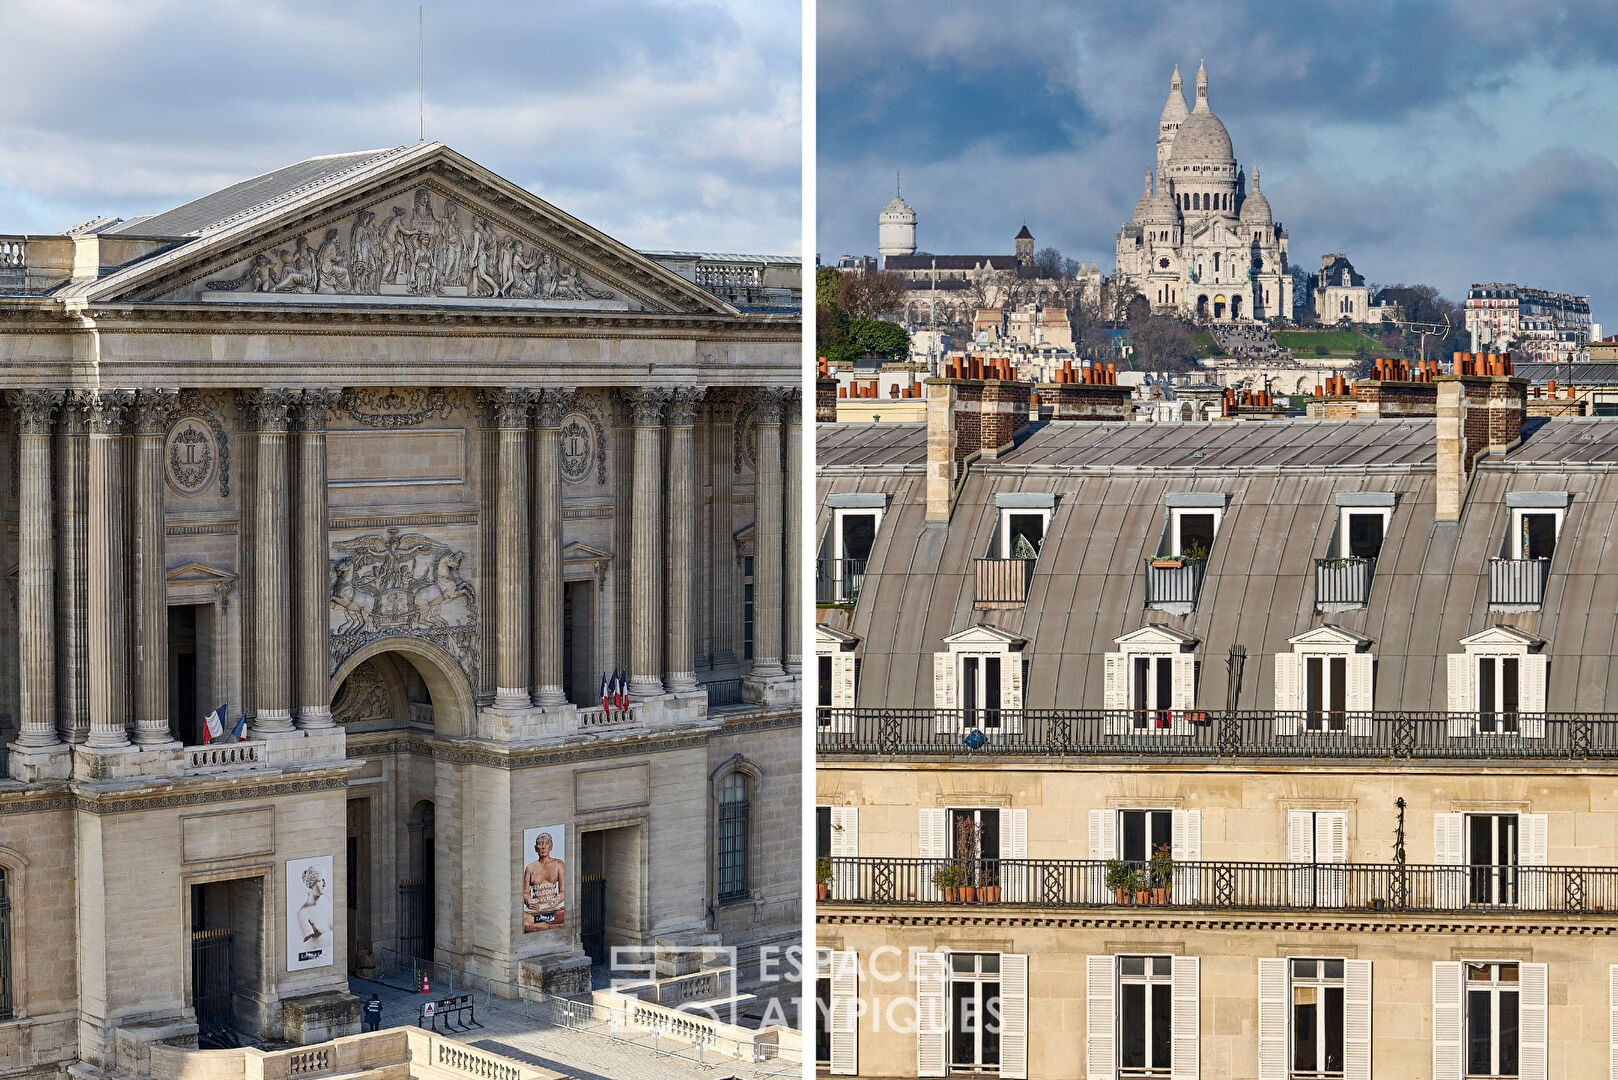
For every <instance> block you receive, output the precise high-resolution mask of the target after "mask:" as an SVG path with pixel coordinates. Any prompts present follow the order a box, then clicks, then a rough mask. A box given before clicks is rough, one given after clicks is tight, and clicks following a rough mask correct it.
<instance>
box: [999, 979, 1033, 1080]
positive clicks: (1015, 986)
mask: <svg viewBox="0 0 1618 1080" xmlns="http://www.w3.org/2000/svg"><path fill="white" fill-rule="evenodd" d="M1000 1076H1001V1080H1028V957H1027V955H1025V954H1018V953H1001V954H1000Z"/></svg>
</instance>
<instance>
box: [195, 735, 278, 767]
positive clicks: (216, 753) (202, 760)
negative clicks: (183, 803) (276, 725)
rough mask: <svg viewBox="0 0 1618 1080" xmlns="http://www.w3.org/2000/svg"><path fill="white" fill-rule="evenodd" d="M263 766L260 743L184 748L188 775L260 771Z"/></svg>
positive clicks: (263, 758) (235, 743)
mask: <svg viewBox="0 0 1618 1080" xmlns="http://www.w3.org/2000/svg"><path fill="white" fill-rule="evenodd" d="M265 765H266V762H265V755H264V743H263V742H262V741H258V742H233V743H220V744H219V745H218V746H188V747H186V748H185V771H186V773H187V774H188V775H189V774H191V773H206V772H218V771H219V770H221V769H262V768H264V767H265Z"/></svg>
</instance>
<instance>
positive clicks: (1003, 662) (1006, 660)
mask: <svg viewBox="0 0 1618 1080" xmlns="http://www.w3.org/2000/svg"><path fill="white" fill-rule="evenodd" d="M1000 707H1001V708H1002V709H1021V708H1022V654H1020V653H1014V652H1008V653H1006V654H1005V656H1003V657H1001V658H1000Z"/></svg>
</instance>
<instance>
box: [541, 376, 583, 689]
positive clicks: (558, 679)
mask: <svg viewBox="0 0 1618 1080" xmlns="http://www.w3.org/2000/svg"><path fill="white" fill-rule="evenodd" d="M573 396H574V389H573V387H571V386H556V387H548V388H546V389H544V390H541V391H540V392H539V396H538V399H537V401H536V403H535V406H534V682H535V683H537V684H538V687H537V689H536V690H535V693H534V704H536V705H541V706H547V707H549V706H554V705H566V704H567V694H566V693H565V692H564V691H563V688H562V450H561V443H562V417H563V416H564V415H565V414H566V413H567V410H568V409H569V408H571V407H572V405H573Z"/></svg>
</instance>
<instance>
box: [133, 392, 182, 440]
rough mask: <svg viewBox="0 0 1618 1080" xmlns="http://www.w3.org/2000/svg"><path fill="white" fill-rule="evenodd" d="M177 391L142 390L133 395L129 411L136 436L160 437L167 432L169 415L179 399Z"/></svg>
mask: <svg viewBox="0 0 1618 1080" xmlns="http://www.w3.org/2000/svg"><path fill="white" fill-rule="evenodd" d="M179 396H180V392H179V391H178V390H142V391H141V392H140V393H139V394H137V395H135V405H134V408H133V409H132V410H131V411H130V412H131V415H130V421H131V426H133V427H134V429H135V434H137V435H162V434H163V433H164V432H166V431H167V430H168V425H169V413H170V412H171V411H173V409H174V402H175V401H176V400H177V399H178V398H179Z"/></svg>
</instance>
